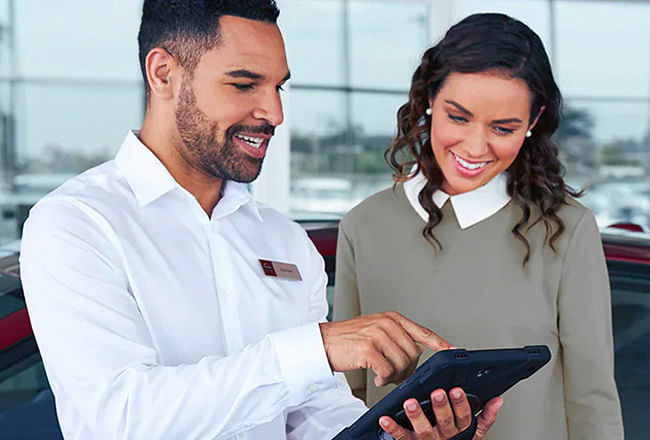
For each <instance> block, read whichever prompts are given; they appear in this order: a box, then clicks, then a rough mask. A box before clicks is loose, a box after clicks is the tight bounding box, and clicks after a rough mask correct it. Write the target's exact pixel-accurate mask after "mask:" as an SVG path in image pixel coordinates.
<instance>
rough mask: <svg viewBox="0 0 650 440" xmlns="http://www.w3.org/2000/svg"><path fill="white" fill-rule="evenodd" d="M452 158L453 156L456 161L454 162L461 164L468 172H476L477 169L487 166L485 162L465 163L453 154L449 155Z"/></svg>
mask: <svg viewBox="0 0 650 440" xmlns="http://www.w3.org/2000/svg"><path fill="white" fill-rule="evenodd" d="M451 154H452V156H454V159H456V162H458V163H459V164H461V166H463V168H467V169H468V170H478V169H479V168H483V167H484V166H485V165H487V162H475V163H471V162H467V161H466V160H463V159H461V158H460V157H458V156H456V155H455V154H454V153H451Z"/></svg>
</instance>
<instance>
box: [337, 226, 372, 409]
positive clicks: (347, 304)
mask: <svg viewBox="0 0 650 440" xmlns="http://www.w3.org/2000/svg"><path fill="white" fill-rule="evenodd" d="M346 224H347V218H346V217H343V220H341V223H340V224H339V234H338V239H337V244H336V278H335V283H334V307H333V313H332V317H333V320H334V321H343V320H345V319H350V318H354V317H356V316H359V315H361V306H360V303H359V287H358V285H357V273H356V267H355V261H354V246H353V244H352V240H351V239H350V236H349V235H348V231H347V230H346V226H345V225H346ZM366 376H367V372H366V370H356V371H350V372H347V373H345V377H346V378H347V380H348V383H349V384H350V388H352V392H353V393H354V395H355V396H357V397H360V398H362V399H364V400H365V397H366V380H367V377H366Z"/></svg>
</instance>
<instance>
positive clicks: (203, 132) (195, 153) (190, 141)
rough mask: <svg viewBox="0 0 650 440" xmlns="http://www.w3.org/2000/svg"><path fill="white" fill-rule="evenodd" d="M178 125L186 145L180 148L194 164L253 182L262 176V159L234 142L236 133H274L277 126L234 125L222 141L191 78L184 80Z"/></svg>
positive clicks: (219, 174) (222, 176)
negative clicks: (198, 100)
mask: <svg viewBox="0 0 650 440" xmlns="http://www.w3.org/2000/svg"><path fill="white" fill-rule="evenodd" d="M176 127H177V128H178V132H179V134H180V139H181V142H182V144H183V145H179V146H178V149H179V152H180V154H181V156H183V158H184V159H185V160H187V161H188V162H189V163H190V164H191V165H192V166H193V167H195V168H197V169H199V170H201V171H203V172H205V173H207V174H209V175H211V176H214V177H217V178H219V179H222V180H234V181H235V182H243V183H248V182H252V181H253V180H255V179H256V178H257V176H259V174H260V171H261V169H262V161H263V160H264V159H263V158H255V157H251V156H249V155H248V154H246V153H244V152H243V151H241V150H240V149H239V148H237V146H236V145H235V144H234V142H233V136H234V134H235V133H237V132H246V133H251V134H252V133H265V134H273V132H274V127H273V126H271V125H269V124H264V125H262V126H258V127H254V126H244V125H233V126H231V127H229V128H228V129H227V130H226V132H225V134H224V140H223V142H219V140H218V139H217V122H212V121H210V120H209V119H208V117H207V115H206V114H205V113H204V112H203V111H201V109H199V108H198V107H197V105H196V96H195V95H194V91H193V90H192V87H191V85H190V81H189V80H184V81H183V84H182V85H181V92H180V95H179V98H178V105H177V107H176Z"/></svg>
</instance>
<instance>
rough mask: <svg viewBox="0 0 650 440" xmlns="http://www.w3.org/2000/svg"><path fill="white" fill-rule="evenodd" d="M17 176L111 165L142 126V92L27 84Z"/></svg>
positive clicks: (20, 113) (21, 94) (132, 88)
mask: <svg viewBox="0 0 650 440" xmlns="http://www.w3.org/2000/svg"><path fill="white" fill-rule="evenodd" d="M18 96H19V102H18V108H17V127H16V128H17V130H16V134H17V139H16V141H17V172H18V174H24V173H30V174H31V173H70V174H74V173H78V172H80V171H83V170H85V169H87V168H88V167H90V166H93V165H96V164H97V163H99V162H101V161H103V160H106V159H110V158H111V157H112V156H113V155H114V154H115V152H116V151H117V149H118V148H119V146H120V144H121V142H122V140H123V138H124V136H125V135H126V133H127V130H128V129H130V128H137V127H139V124H140V123H141V118H142V108H143V99H144V98H143V96H144V92H143V91H142V88H141V87H140V86H120V85H119V84H118V85H115V86H109V85H104V86H95V85H92V86H84V85H77V84H73V85H69V86H68V85H61V86H52V85H49V84H45V85H41V84H22V85H21V86H20V87H19V90H18Z"/></svg>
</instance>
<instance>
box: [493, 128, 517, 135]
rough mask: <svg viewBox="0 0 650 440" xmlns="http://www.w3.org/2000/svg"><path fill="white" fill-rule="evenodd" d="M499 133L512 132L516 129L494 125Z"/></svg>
mask: <svg viewBox="0 0 650 440" xmlns="http://www.w3.org/2000/svg"><path fill="white" fill-rule="evenodd" d="M494 129H495V130H496V132H497V133H499V134H511V133H514V130H512V129H510V128H505V127H494Z"/></svg>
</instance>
